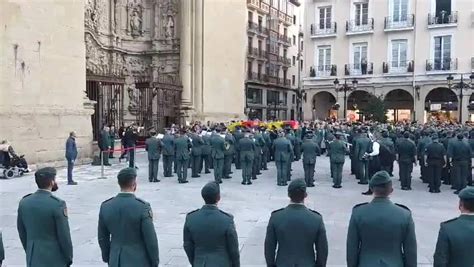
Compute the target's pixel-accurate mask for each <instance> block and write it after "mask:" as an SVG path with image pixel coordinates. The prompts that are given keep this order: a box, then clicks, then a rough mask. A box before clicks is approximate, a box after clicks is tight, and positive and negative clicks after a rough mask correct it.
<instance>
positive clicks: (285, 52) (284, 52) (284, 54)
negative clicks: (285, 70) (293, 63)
mask: <svg viewBox="0 0 474 267" xmlns="http://www.w3.org/2000/svg"><path fill="white" fill-rule="evenodd" d="M287 55H288V49H286V48H285V49H283V57H284V58H286V56H287Z"/></svg>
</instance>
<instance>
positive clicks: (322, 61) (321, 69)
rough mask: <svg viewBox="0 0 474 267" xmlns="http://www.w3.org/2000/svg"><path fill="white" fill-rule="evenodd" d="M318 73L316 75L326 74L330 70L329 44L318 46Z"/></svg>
mask: <svg viewBox="0 0 474 267" xmlns="http://www.w3.org/2000/svg"><path fill="white" fill-rule="evenodd" d="M317 56H318V58H317V61H316V62H318V69H317V71H318V73H317V76H318V77H320V76H328V75H329V73H330V72H331V46H329V45H325V46H318V55H317Z"/></svg>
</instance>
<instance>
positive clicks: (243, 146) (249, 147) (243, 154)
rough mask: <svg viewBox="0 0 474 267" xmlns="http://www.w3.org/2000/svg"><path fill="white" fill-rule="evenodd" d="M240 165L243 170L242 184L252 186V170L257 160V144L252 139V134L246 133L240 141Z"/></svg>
mask: <svg viewBox="0 0 474 267" xmlns="http://www.w3.org/2000/svg"><path fill="white" fill-rule="evenodd" d="M238 146H239V155H240V159H239V162H240V165H241V168H242V184H243V185H250V184H252V181H251V179H252V170H253V162H254V159H255V142H254V141H253V140H252V139H250V133H249V132H246V133H245V134H244V137H243V138H240V141H239V145H238Z"/></svg>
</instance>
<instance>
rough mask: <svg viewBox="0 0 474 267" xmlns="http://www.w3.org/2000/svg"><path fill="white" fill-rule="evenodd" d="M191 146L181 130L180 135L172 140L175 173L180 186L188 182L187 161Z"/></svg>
mask: <svg viewBox="0 0 474 267" xmlns="http://www.w3.org/2000/svg"><path fill="white" fill-rule="evenodd" d="M192 146H193V145H192V143H191V141H190V140H189V138H188V136H187V135H186V134H185V131H184V130H182V131H181V135H179V136H178V137H177V138H176V139H175V140H174V150H175V158H176V162H175V164H176V172H177V174H178V182H179V183H180V184H185V183H187V182H188V180H187V178H188V165H189V164H188V161H189V154H190V149H191V148H192Z"/></svg>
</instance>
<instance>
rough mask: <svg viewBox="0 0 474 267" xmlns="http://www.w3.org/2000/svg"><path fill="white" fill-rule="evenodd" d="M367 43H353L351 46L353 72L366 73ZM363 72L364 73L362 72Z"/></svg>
mask: <svg viewBox="0 0 474 267" xmlns="http://www.w3.org/2000/svg"><path fill="white" fill-rule="evenodd" d="M367 49H368V45H367V43H355V44H353V47H352V53H353V57H352V60H353V64H354V65H353V69H354V72H355V74H367V73H366V72H367V64H368V63H367V62H368V60H367ZM364 72H365V73H364Z"/></svg>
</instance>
